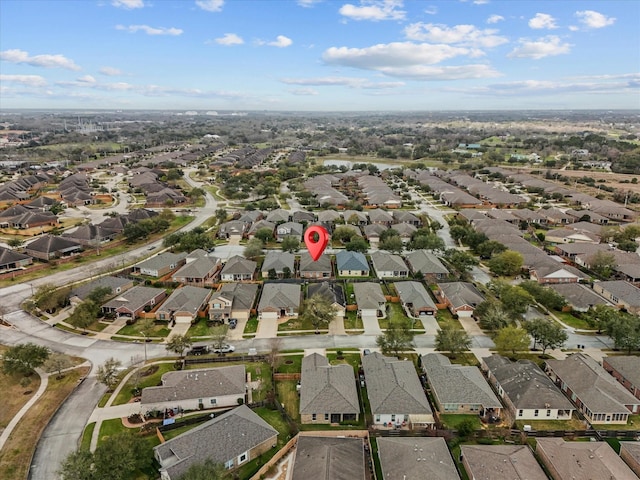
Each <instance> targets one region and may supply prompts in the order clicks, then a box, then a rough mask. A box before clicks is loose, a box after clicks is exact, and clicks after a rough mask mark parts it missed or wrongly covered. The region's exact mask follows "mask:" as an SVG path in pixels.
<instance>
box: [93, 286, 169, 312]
mask: <svg viewBox="0 0 640 480" xmlns="http://www.w3.org/2000/svg"><path fill="white" fill-rule="evenodd" d="M161 293H164V289H162V288H152V287H145V286H142V285H138V286H136V287H133V288H131V289H129V290H127V291H126V292H124V293H121V294H120V295H118V296H117V297H116V298H113V299H111V300H109V301H108V302H107V303H105V304H104V305H102V308H110V309H117V308H120V307H126V308H127V309H129V310H130V311H132V312H135V311H136V310H138V309H140V308H142V307H144V306H145V305H146V304H147V303H149V302H150V301H151V300H152V299H154V298H155V297H157V296H158V295H159V294H161Z"/></svg>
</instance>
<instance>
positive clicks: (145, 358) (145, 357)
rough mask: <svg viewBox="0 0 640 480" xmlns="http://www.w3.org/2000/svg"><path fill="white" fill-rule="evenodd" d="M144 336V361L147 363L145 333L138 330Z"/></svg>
mask: <svg viewBox="0 0 640 480" xmlns="http://www.w3.org/2000/svg"><path fill="white" fill-rule="evenodd" d="M140 334H141V335H142V336H143V337H144V363H145V364H146V363H147V335H146V334H145V333H144V332H140Z"/></svg>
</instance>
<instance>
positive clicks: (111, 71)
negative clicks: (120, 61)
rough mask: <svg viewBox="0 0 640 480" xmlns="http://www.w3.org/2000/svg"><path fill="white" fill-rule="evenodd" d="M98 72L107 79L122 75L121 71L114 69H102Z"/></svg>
mask: <svg viewBox="0 0 640 480" xmlns="http://www.w3.org/2000/svg"><path fill="white" fill-rule="evenodd" d="M99 72H100V73H101V74H102V75H106V76H108V77H116V76H118V75H122V70H120V69H118V68H114V67H102V68H101V69H100V70H99Z"/></svg>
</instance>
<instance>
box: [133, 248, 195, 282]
mask: <svg viewBox="0 0 640 480" xmlns="http://www.w3.org/2000/svg"><path fill="white" fill-rule="evenodd" d="M186 262H187V254H186V253H184V252H181V253H171V252H163V253H159V254H158V255H154V256H153V257H151V258H148V259H146V260H144V261H143V262H140V263H138V264H136V265H134V266H133V273H137V274H139V275H146V276H148V277H154V278H160V277H164V276H165V275H167V274H169V273H171V272H173V271H174V270H176V269H177V268H180V267H181V266H182V265H184V264H185V263H186Z"/></svg>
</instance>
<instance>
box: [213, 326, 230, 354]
mask: <svg viewBox="0 0 640 480" xmlns="http://www.w3.org/2000/svg"><path fill="white" fill-rule="evenodd" d="M228 333H229V325H218V326H216V327H212V328H211V329H210V330H209V334H210V335H211V340H212V345H213V348H215V349H222V347H223V345H224V344H225V342H226V340H227V334H228Z"/></svg>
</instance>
